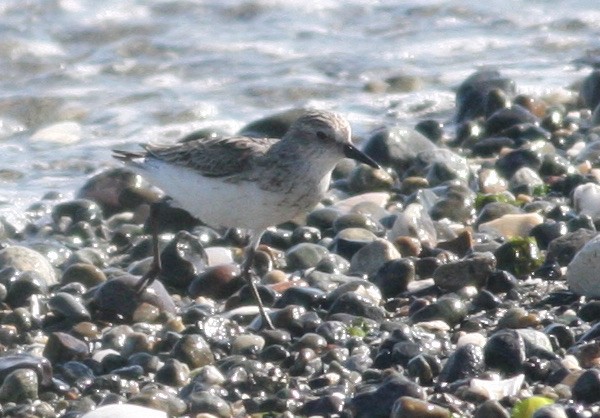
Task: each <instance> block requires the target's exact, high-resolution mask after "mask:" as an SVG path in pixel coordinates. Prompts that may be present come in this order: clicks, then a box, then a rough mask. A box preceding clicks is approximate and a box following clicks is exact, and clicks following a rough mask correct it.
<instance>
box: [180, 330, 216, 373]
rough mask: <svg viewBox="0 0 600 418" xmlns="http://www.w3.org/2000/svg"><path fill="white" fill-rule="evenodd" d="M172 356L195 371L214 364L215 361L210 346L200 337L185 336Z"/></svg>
mask: <svg viewBox="0 0 600 418" xmlns="http://www.w3.org/2000/svg"><path fill="white" fill-rule="evenodd" d="M171 356H172V357H173V358H175V359H178V360H180V361H182V362H184V363H186V364H187V365H188V366H190V368H192V369H195V368H198V367H201V366H205V365H207V364H212V363H213V362H214V361H215V359H214V355H213V353H212V352H211V349H210V346H209V345H208V343H207V342H206V340H205V339H204V338H202V337H201V336H200V335H184V336H182V337H181V339H180V340H179V341H177V343H176V344H175V346H174V347H173V349H172V350H171Z"/></svg>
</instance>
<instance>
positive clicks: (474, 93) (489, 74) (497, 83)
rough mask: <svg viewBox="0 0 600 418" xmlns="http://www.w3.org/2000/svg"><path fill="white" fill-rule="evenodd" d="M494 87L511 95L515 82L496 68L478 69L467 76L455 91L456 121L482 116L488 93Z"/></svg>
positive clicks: (460, 121) (513, 91) (513, 92)
mask: <svg viewBox="0 0 600 418" xmlns="http://www.w3.org/2000/svg"><path fill="white" fill-rule="evenodd" d="M494 89H498V90H500V91H502V92H503V93H504V94H506V95H507V96H509V97H511V96H513V95H514V94H515V90H516V89H515V82H514V81H513V80H511V79H509V78H506V77H504V76H502V75H501V74H500V72H498V71H496V70H479V71H477V72H475V73H473V74H471V75H470V76H469V77H467V78H466V79H465V80H464V81H463V82H462V83H461V85H460V86H459V87H458V90H457V91H456V105H457V110H456V121H457V123H462V122H465V121H468V120H471V119H476V118H477V117H479V116H484V115H485V109H486V104H487V99H488V94H489V92H490V91H492V90H494Z"/></svg>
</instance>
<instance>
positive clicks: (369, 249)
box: [350, 239, 401, 276]
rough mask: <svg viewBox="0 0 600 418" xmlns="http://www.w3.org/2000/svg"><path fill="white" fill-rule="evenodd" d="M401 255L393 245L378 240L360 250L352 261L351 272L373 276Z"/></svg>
mask: <svg viewBox="0 0 600 418" xmlns="http://www.w3.org/2000/svg"><path fill="white" fill-rule="evenodd" d="M400 257H401V255H400V253H399V252H398V250H396V248H395V247H394V245H393V244H392V243H390V242H389V241H387V240H384V239H376V240H374V241H373V242H371V243H369V244H367V245H365V246H364V247H362V248H361V249H360V250H358V251H357V252H356V253H355V254H354V255H353V256H352V260H350V271H351V272H352V273H354V274H356V275H360V274H366V275H367V276H371V275H373V274H374V273H375V272H377V271H378V270H379V269H380V268H381V267H382V266H383V265H384V264H385V263H387V262H389V261H392V260H397V259H399V258H400Z"/></svg>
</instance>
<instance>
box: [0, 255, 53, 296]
mask: <svg viewBox="0 0 600 418" xmlns="http://www.w3.org/2000/svg"><path fill="white" fill-rule="evenodd" d="M8 267H12V268H13V269H15V270H17V271H21V272H25V271H32V272H35V273H36V274H37V276H38V277H39V278H40V279H41V280H42V281H43V283H44V284H45V285H46V286H52V285H54V284H57V283H58V280H57V277H56V272H55V271H54V267H53V266H52V264H50V262H49V261H48V260H47V259H46V258H45V257H43V256H42V255H41V254H40V253H38V252H37V251H34V250H31V249H29V248H27V247H22V246H19V245H14V246H10V247H7V248H4V249H3V250H0V269H5V268H8Z"/></svg>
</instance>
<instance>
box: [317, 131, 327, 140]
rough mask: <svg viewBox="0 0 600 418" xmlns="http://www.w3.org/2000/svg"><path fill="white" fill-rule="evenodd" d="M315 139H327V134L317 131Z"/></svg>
mask: <svg viewBox="0 0 600 418" xmlns="http://www.w3.org/2000/svg"><path fill="white" fill-rule="evenodd" d="M317 138H319V139H327V134H326V133H325V132H323V131H317Z"/></svg>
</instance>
